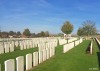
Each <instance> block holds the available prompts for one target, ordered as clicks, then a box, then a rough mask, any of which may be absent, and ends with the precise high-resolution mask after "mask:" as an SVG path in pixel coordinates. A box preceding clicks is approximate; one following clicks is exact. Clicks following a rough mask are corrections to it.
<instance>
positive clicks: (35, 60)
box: [33, 52, 38, 66]
mask: <svg viewBox="0 0 100 71" xmlns="http://www.w3.org/2000/svg"><path fill="white" fill-rule="evenodd" d="M33 65H34V66H37V65H38V52H34V53H33Z"/></svg>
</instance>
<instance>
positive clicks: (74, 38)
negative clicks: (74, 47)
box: [68, 37, 78, 43]
mask: <svg viewBox="0 0 100 71" xmlns="http://www.w3.org/2000/svg"><path fill="white" fill-rule="evenodd" d="M77 39H78V38H76V37H72V38H70V39H68V43H70V42H73V41H75V40H77Z"/></svg>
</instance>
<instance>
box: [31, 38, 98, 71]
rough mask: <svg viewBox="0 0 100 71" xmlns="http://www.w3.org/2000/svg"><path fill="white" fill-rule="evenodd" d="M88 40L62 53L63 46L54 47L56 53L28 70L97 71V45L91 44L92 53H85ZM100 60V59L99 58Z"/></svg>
mask: <svg viewBox="0 0 100 71" xmlns="http://www.w3.org/2000/svg"><path fill="white" fill-rule="evenodd" d="M89 43H90V41H88V40H85V41H84V42H83V43H81V44H79V45H78V46H76V47H75V48H73V49H71V50H70V51H68V52H67V53H65V54H63V53H62V51H63V50H62V49H63V46H58V47H56V55H55V56H54V57H52V58H50V59H49V60H47V61H45V62H43V63H42V64H39V65H38V66H36V67H34V68H33V70H30V71H99V63H98V58H100V57H98V52H99V49H98V46H97V43H96V42H94V44H93V55H90V54H86V52H85V51H86V48H87V47H88V45H89ZM99 56H100V55H99ZM99 60H100V59H99Z"/></svg>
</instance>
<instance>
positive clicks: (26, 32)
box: [23, 28, 31, 36]
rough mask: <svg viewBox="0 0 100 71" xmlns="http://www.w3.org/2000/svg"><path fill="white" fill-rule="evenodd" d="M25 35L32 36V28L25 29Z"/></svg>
mask: <svg viewBox="0 0 100 71" xmlns="http://www.w3.org/2000/svg"><path fill="white" fill-rule="evenodd" d="M23 35H25V36H30V35H31V33H30V30H29V29H28V28H27V29H25V30H24V32H23Z"/></svg>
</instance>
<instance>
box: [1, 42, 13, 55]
mask: <svg viewBox="0 0 100 71" xmlns="http://www.w3.org/2000/svg"><path fill="white" fill-rule="evenodd" d="M13 51H14V44H13V43H8V42H7V43H0V54H3V53H9V52H13Z"/></svg>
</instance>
